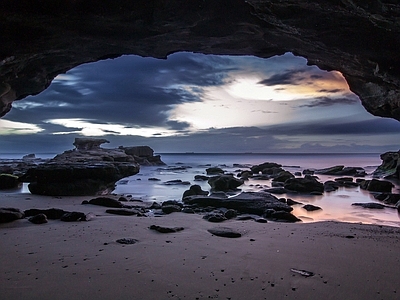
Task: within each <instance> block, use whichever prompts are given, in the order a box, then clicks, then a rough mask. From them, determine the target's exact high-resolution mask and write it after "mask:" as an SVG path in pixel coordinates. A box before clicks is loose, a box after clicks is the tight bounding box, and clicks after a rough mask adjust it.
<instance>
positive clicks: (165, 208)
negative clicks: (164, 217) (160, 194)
mask: <svg viewBox="0 0 400 300" xmlns="http://www.w3.org/2000/svg"><path fill="white" fill-rule="evenodd" d="M161 210H162V212H163V213H164V214H171V213H173V212H180V211H181V210H182V208H181V207H180V206H179V205H162V206H161Z"/></svg>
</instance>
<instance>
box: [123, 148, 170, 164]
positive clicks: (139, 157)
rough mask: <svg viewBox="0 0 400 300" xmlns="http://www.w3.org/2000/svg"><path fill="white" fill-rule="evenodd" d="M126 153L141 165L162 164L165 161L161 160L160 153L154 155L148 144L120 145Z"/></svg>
mask: <svg viewBox="0 0 400 300" xmlns="http://www.w3.org/2000/svg"><path fill="white" fill-rule="evenodd" d="M119 149H122V150H123V151H124V152H125V153H126V154H128V155H131V156H133V157H134V158H135V160H136V162H138V163H139V164H140V165H141V166H162V165H165V163H164V162H163V161H162V160H161V156H160V155H154V150H153V149H151V148H150V147H149V146H135V147H123V146H120V147H119Z"/></svg>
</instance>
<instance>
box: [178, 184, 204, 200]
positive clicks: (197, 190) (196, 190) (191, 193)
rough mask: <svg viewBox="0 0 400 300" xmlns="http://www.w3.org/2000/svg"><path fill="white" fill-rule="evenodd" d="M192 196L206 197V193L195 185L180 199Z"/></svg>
mask: <svg viewBox="0 0 400 300" xmlns="http://www.w3.org/2000/svg"><path fill="white" fill-rule="evenodd" d="M194 195H208V192H207V191H203V190H202V189H201V186H199V185H197V184H195V185H192V186H191V187H190V188H189V189H188V190H186V191H185V192H184V193H183V196H182V199H183V198H185V197H187V196H194Z"/></svg>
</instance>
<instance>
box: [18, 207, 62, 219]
mask: <svg viewBox="0 0 400 300" xmlns="http://www.w3.org/2000/svg"><path fill="white" fill-rule="evenodd" d="M66 213H68V211H65V210H63V209H60V208H48V209H37V208H32V209H27V210H25V211H24V214H25V216H26V217H31V216H36V215H39V214H44V215H46V217H47V219H49V220H58V219H61V217H62V216H63V215H64V214H66Z"/></svg>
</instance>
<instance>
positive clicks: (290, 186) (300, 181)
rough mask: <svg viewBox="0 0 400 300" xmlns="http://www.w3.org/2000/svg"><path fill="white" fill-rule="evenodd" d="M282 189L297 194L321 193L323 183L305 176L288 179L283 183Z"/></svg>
mask: <svg viewBox="0 0 400 300" xmlns="http://www.w3.org/2000/svg"><path fill="white" fill-rule="evenodd" d="M284 187H285V189H286V190H289V191H294V192H298V193H312V192H320V193H322V192H323V191H324V185H323V183H321V182H319V181H318V180H316V179H315V178H314V177H312V176H310V175H306V176H305V177H304V178H290V179H288V180H286V181H285V186H284Z"/></svg>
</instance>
